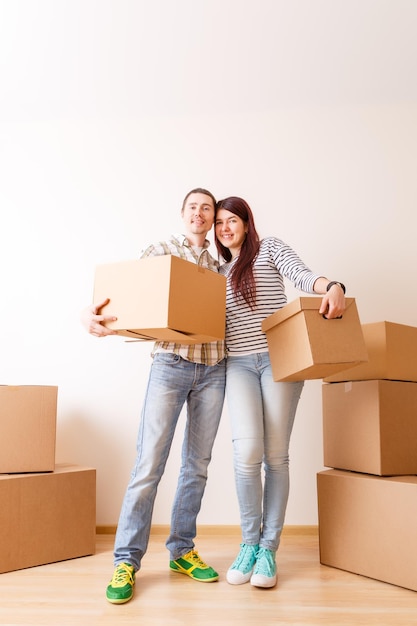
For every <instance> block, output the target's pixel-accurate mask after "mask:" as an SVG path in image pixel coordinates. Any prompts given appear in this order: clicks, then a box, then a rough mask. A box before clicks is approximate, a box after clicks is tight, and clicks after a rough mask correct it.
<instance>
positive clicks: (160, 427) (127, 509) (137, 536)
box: [114, 353, 226, 570]
mask: <svg viewBox="0 0 417 626" xmlns="http://www.w3.org/2000/svg"><path fill="white" fill-rule="evenodd" d="M225 369H226V368H225V360H223V361H221V362H220V363H219V364H217V365H213V366H210V365H201V364H198V363H191V362H190V361H186V360H184V359H182V358H181V357H180V356H178V355H176V354H171V353H157V354H155V356H154V358H153V363H152V366H151V371H150V375H149V381H148V388H147V391H146V396H145V400H144V404H143V408H142V416H141V423H140V427H139V433H138V441H137V456H136V461H135V465H134V468H133V470H132V473H131V477H130V481H129V484H128V487H127V490H126V494H125V497H124V500H123V504H122V509H121V513H120V518H119V524H118V527H117V533H116V540H115V548H114V562H115V565H117V564H119V563H122V562H127V563H130V564H131V565H133V566H134V568H135V569H136V570H138V569H140V565H141V560H142V557H143V555H144V554H145V552H146V549H147V547H148V542H149V534H150V529H151V521H152V512H153V507H154V502H155V497H156V492H157V487H158V484H159V482H160V480H161V478H162V475H163V473H164V469H165V465H166V462H167V459H168V455H169V451H170V448H171V444H172V439H173V437H174V432H175V427H176V425H177V422H178V418H179V415H180V413H181V410H182V408H183V406H184V404H186V406H187V419H186V426H185V433H184V440H183V445H182V462H181V469H180V475H179V479H178V484H177V491H176V495H175V499H174V503H173V508H172V516H171V531H170V536H169V538H168V540H167V543H166V545H167V548H168V550H169V551H170V558H171V559H173V560H175V559H178V558H179V557H180V556H182V555H184V554H186V553H187V552H189V551H190V550H192V549H193V548H194V538H195V536H196V532H197V530H196V525H197V524H196V518H197V515H198V513H199V511H200V507H201V500H202V497H203V494H204V489H205V486H206V482H207V468H208V465H209V463H210V460H211V454H212V448H213V444H214V440H215V437H216V434H217V430H218V426H219V422H220V417H221V414H222V408H223V400H224V390H225Z"/></svg>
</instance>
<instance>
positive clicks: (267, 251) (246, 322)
mask: <svg viewBox="0 0 417 626" xmlns="http://www.w3.org/2000/svg"><path fill="white" fill-rule="evenodd" d="M236 260H237V259H233V261H230V262H229V263H225V264H223V265H221V267H220V269H219V272H220V273H221V274H224V275H225V276H226V277H227V295H226V351H227V354H228V355H244V354H253V353H256V352H267V351H268V342H267V339H266V335H265V333H264V332H263V331H262V328H261V324H262V321H263V320H264V319H265V318H266V317H268V316H269V315H272V313H275V311H277V310H278V309H281V308H282V307H283V306H285V304H286V303H287V297H286V295H285V285H284V278H287V279H288V280H290V281H291V282H292V283H293V284H294V286H295V287H296V288H297V289H300V290H301V291H305V292H307V293H314V292H313V285H314V283H315V281H316V280H317V278H319V275H318V274H314V273H313V272H312V271H311V270H310V269H309V268H308V267H307V266H306V265H305V264H304V263H303V261H301V259H300V258H299V257H298V256H297V254H296V252H294V250H292V248H290V247H289V246H288V245H287V244H285V243H284V242H283V241H281V240H280V239H277V238H276V237H267V238H265V239H263V240H262V241H261V244H260V249H259V253H258V255H257V257H256V259H255V261H254V264H253V270H254V278H255V281H256V308H255V309H254V310H252V309H251V308H250V307H249V305H248V304H246V302H245V300H244V299H243V298H242V297H241V296H240V295H239V296H238V297H237V298H236V297H235V296H234V294H233V292H232V287H231V284H230V276H229V275H230V270H231V269H232V267H233V264H234V263H235V262H236Z"/></svg>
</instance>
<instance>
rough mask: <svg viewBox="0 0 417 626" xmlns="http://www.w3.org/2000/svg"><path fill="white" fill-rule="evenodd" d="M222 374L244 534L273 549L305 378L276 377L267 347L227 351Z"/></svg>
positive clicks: (283, 507)
mask: <svg viewBox="0 0 417 626" xmlns="http://www.w3.org/2000/svg"><path fill="white" fill-rule="evenodd" d="M226 379H227V384H226V395H227V404H228V408H229V413H230V417H231V425H232V439H233V460H234V472H235V481H236V492H237V497H238V501H239V508H240V518H241V527H242V540H243V542H244V543H247V544H249V545H257V544H259V545H261V546H263V547H264V548H268V549H269V550H272V551H273V552H275V551H276V550H277V549H278V545H279V541H280V537H281V531H282V527H283V524H284V518H285V511H286V508H287V501H288V493H289V467H288V466H289V444H290V437H291V431H292V427H293V423H294V417H295V413H296V409H297V405H298V401H299V399H300V395H301V391H302V389H303V382H274V380H273V376H272V369H271V363H270V359H269V354H268V352H260V353H258V354H250V355H248V356H230V357H228V358H227V375H226ZM262 464H263V466H264V471H265V476H264V480H263V477H262Z"/></svg>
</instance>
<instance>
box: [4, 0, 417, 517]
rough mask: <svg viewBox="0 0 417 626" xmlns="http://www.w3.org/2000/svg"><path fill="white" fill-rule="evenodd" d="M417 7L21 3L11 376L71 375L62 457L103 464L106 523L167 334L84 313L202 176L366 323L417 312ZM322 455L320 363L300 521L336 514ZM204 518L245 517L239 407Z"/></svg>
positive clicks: (306, 426) (12, 87)
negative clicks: (340, 285)
mask: <svg viewBox="0 0 417 626" xmlns="http://www.w3.org/2000/svg"><path fill="white" fill-rule="evenodd" d="M416 17H417V4H416V3H415V2H414V1H413V0H409V1H407V0H391V1H390V0H350V1H349V2H346V1H343V0H292V1H287V2H285V1H284V0H256V1H255V0H247V1H246V2H244V3H243V2H240V0H211V1H208V0H207V1H206V2H203V1H201V0H188V1H187V0H176V1H175V2H171V0H165V1H164V0H157V1H153V2H148V1H142V0H138V1H136V2H134V1H126V0H125V1H123V0H97V1H94V0H82V1H79V0H71V1H66V0H49V1H48V0H38V1H37V2H33V1H31V0H27V1H24V0H13V2H8V1H7V0H0V58H1V59H2V62H1V65H0V211H1V224H0V268H1V269H0V271H1V281H0V285H1V292H0V294H1V296H0V297H1V314H0V315H1V328H0V346H1V348H0V349H1V353H0V354H1V358H0V383H2V384H44V385H48V384H51V385H58V387H59V399H58V433H57V460H58V461H71V462H75V463H79V464H85V465H88V466H92V467H96V468H97V477H98V511H97V523H98V524H115V523H116V522H117V518H118V513H119V507H120V504H121V500H122V497H123V492H124V488H125V485H126V483H127V480H128V475H129V472H130V467H131V464H132V461H133V458H134V454H135V438H136V431H137V426H138V418H139V412H140V408H141V402H142V397H143V394H144V389H145V385H146V381H147V374H148V369H149V365H150V359H149V351H150V345H149V344H127V343H125V342H124V341H123V340H122V339H120V338H109V339H106V340H98V339H96V338H94V337H92V336H89V335H88V334H87V333H86V332H85V331H84V329H83V328H82V327H81V325H80V323H79V312H80V310H81V309H82V308H83V307H84V306H86V305H87V304H88V303H89V302H90V301H91V297H92V283H93V276H94V267H95V265H96V264H97V263H101V262H107V261H113V260H122V259H129V258H135V257H136V256H137V254H138V252H139V250H140V249H141V248H142V247H143V246H144V245H146V244H148V243H149V242H151V241H153V240H157V239H160V238H163V237H166V236H167V235H169V234H170V233H171V231H176V230H179V229H180V228H181V220H180V214H179V211H180V205H181V201H182V198H183V196H184V195H185V193H186V192H187V191H188V190H189V189H190V188H192V187H194V186H200V185H201V186H205V187H208V188H209V189H211V190H213V192H214V193H215V194H216V195H217V196H218V197H219V198H220V197H222V196H225V195H241V196H243V197H245V198H246V199H247V200H248V201H249V202H250V204H251V206H252V208H253V210H254V212H255V215H256V218H257V224H258V227H259V231H260V233H261V234H262V235H266V234H274V235H277V236H279V237H281V238H282V239H284V240H286V241H287V242H288V243H290V244H291V245H292V246H293V247H294V248H295V249H296V250H297V251H298V252H299V254H300V256H301V257H302V258H303V259H304V260H305V261H306V262H307V263H308V264H309V265H310V266H311V267H312V269H314V270H316V271H318V272H321V273H324V274H326V275H327V276H328V277H330V278H332V279H339V280H342V281H343V282H344V283H346V285H347V287H348V294H349V295H350V296H354V297H356V299H357V303H358V307H359V311H360V315H361V318H362V321H363V322H365V323H367V322H373V321H381V320H389V321H394V322H399V323H405V324H410V325H416V324H417V314H416V310H417V295H416V289H415V286H414V278H415V269H416V261H417V251H416V244H415V233H416V231H417V218H416V210H415V209H416V196H417V184H416V171H417V83H416V81H415V76H416V59H417V56H416V53H417V42H416V39H415V29H414V24H415V19H416ZM288 294H289V297H290V299H291V298H292V297H293V296H295V295H297V294H296V293H295V292H293V290H292V287H289V290H288ZM180 442H181V433H180V432H178V436H177V437H176V440H175V442H174V447H173V450H172V455H171V458H170V461H169V466H168V469H167V472H166V474H165V476H164V478H163V481H162V483H161V486H160V490H159V493H158V497H157V502H156V506H155V515H154V521H155V523H159V524H166V523H169V512H170V503H171V500H172V495H173V491H174V489H175V483H176V475H177V469H178V464H179V451H180ZM322 467H323V466H322V443H321V382H320V381H309V382H307V383H306V386H305V389H304V392H303V396H302V400H301V403H300V405H299V410H298V414H297V419H296V424H295V428H294V434H293V439H292V446H291V482H292V491H291V496H290V502H289V507H288V514H287V523H288V524H315V523H316V522H317V511H316V506H317V504H316V487H315V477H316V472H317V471H319V470H321V469H322ZM199 522H200V523H201V524H238V523H239V519H238V510H237V504H236V500H235V495H234V484H233V476H232V464H231V444H230V436H229V424H228V415H227V411H226V409H225V411H224V419H223V420H222V424H221V428H220V433H219V436H218V439H217V442H216V446H215V450H214V458H213V462H212V465H211V472H210V478H209V483H208V487H207V491H206V496H205V499H204V504H203V509H202V511H201V515H200V518H199Z"/></svg>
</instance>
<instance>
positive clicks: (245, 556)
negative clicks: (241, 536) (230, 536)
mask: <svg viewBox="0 0 417 626" xmlns="http://www.w3.org/2000/svg"><path fill="white" fill-rule="evenodd" d="M256 551H257V546H248V545H246V544H241V550H240V552H239V554H238V555H237V559H236V561H235V563H234V564H233V565H234V567H236V568H237V567H240V566H242V567H243V568H247V567H249V565H252V561H253V560H254V557H255V555H256Z"/></svg>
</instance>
